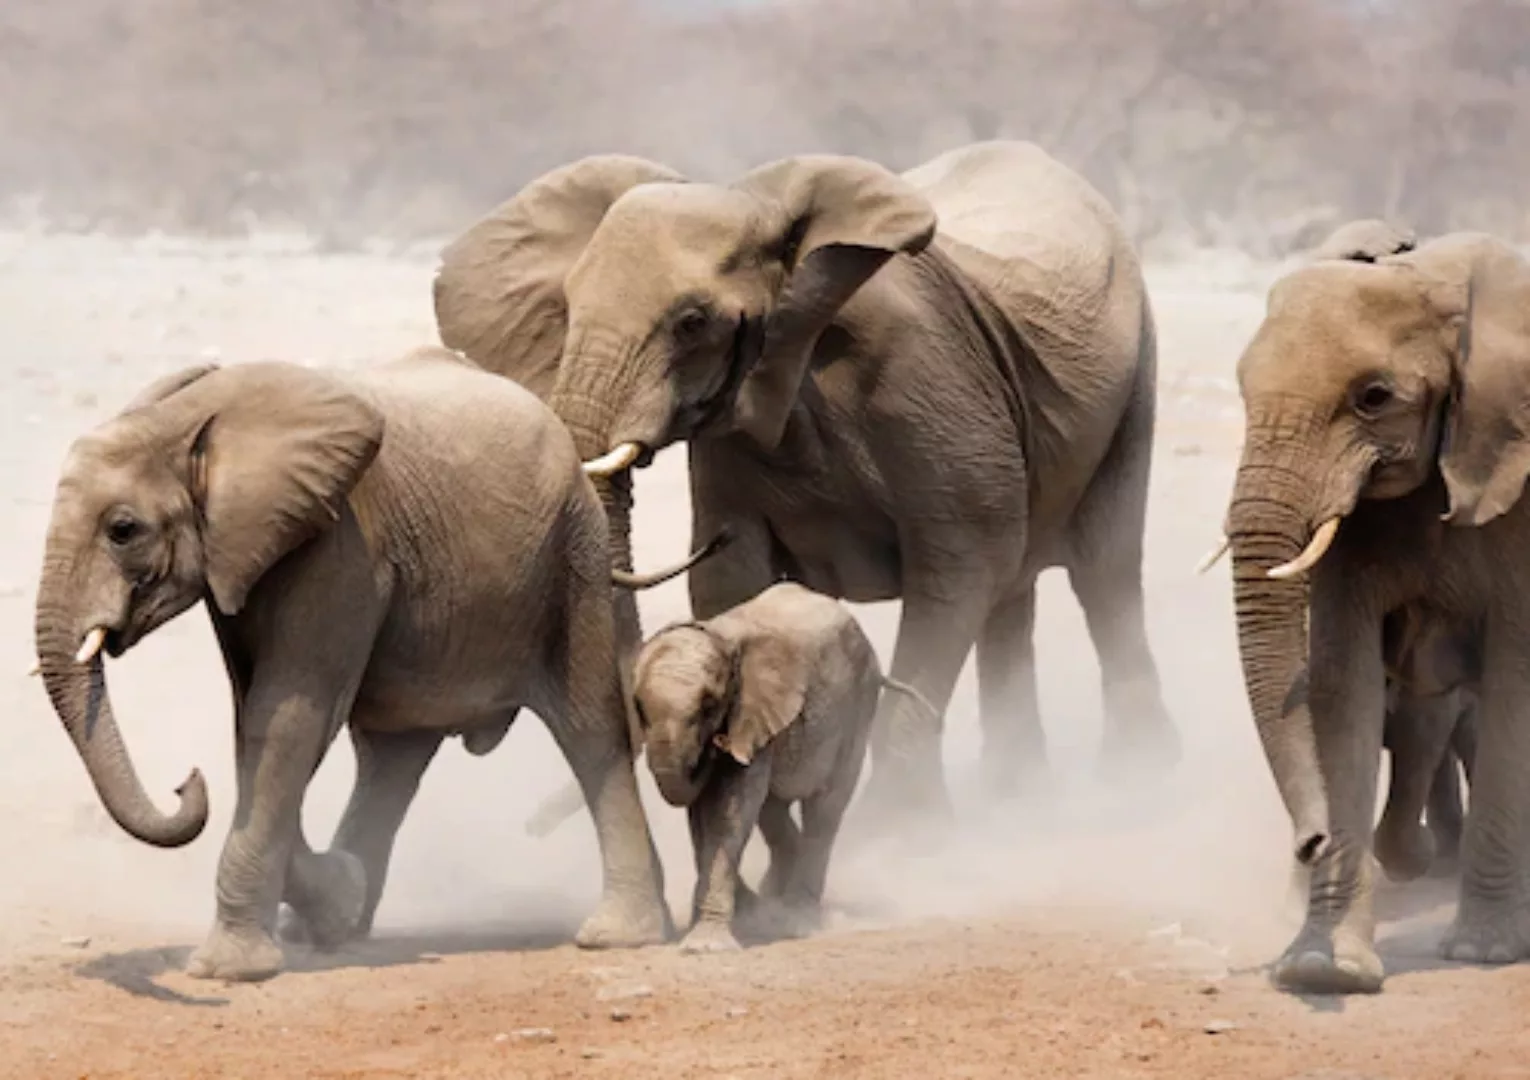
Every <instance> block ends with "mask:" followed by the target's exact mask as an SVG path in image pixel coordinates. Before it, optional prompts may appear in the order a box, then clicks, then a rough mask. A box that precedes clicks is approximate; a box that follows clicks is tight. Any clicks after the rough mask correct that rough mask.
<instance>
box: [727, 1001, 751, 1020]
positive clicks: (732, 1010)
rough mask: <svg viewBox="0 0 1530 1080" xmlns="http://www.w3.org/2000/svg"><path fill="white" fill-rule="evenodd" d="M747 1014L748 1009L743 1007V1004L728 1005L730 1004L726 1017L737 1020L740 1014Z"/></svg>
mask: <svg viewBox="0 0 1530 1080" xmlns="http://www.w3.org/2000/svg"><path fill="white" fill-rule="evenodd" d="M748 1015H749V1010H748V1009H746V1008H744V1006H742V1005H730V1006H728V1019H729V1020H737V1019H738V1018H739V1017H741V1016H748Z"/></svg>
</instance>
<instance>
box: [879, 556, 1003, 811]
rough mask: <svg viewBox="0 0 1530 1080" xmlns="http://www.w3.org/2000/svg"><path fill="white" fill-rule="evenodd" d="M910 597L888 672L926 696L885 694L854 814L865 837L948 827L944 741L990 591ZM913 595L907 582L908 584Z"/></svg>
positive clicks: (919, 592) (950, 587)
mask: <svg viewBox="0 0 1530 1080" xmlns="http://www.w3.org/2000/svg"><path fill="white" fill-rule="evenodd" d="M943 584H944V585H945V588H944V589H942V590H940V591H936V590H935V589H933V588H931V587H929V586H924V587H920V588H917V589H914V590H912V591H908V592H906V594H905V596H904V599H903V612H902V615H901V617H900V619H899V623H898V640H897V644H896V646H894V649H893V659H892V665H891V671H890V672H889V674H890V675H891V676H892V677H893V678H894V679H896V680H898V681H899V682H902V683H906V684H908V685H910V686H912V687H914V689H916V690H918V691H919V692H920V693H921V694H923V695H924V697H925V699H926V700H928V701H929V703H930V704H931V705H933V706H934V707H935V709H936V710H938V713H939V715H938V716H933V717H932V716H930V715H929V713H928V711H927V710H926V709H925V708H924V706H923V705H922V704H920V703H919V702H917V701H916V700H915V699H914V698H912V697H911V696H910V695H908V694H898V693H889V694H883V695H882V696H881V698H880V699H879V700H878V702H877V709H876V715H875V717H874V718H873V720H872V725H871V779H870V781H869V782H868V783H867V785H866V794H865V797H864V798H863V799H862V800H861V803H860V805H859V807H858V808H857V810H856V815H855V816H856V818H857V819H858V821H859V822H861V823H863V824H862V825H860V826H859V827H858V828H857V830H856V831H857V832H859V833H862V835H865V834H867V833H872V832H876V831H881V830H884V829H896V828H898V827H899V826H900V825H903V824H913V823H917V824H921V825H930V824H949V823H950V822H951V821H952V820H953V818H954V814H953V808H952V805H951V798H950V794H949V793H948V791H947V789H946V782H945V772H944V767H943V764H942V747H941V741H942V736H943V730H944V727H945V723H944V717H945V712H946V706H947V705H948V704H950V701H951V694H952V692H953V691H954V690H955V689H956V680H957V678H958V677H959V676H960V675H961V671H962V665H963V664H965V663H966V660H967V654H968V653H969V652H970V651H971V650H972V646H973V644H974V642H975V640H976V637H977V632H978V629H979V628H980V627H981V626H982V624H983V620H984V618H985V616H986V615H987V607H988V588H989V587H988V585H987V584H986V583H985V584H980V583H978V582H966V581H964V582H962V583H960V585H956V584H955V583H953V582H950V581H947V582H944V583H943ZM905 588H906V589H907V588H908V586H907V584H906V585H905Z"/></svg>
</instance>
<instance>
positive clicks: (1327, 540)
mask: <svg viewBox="0 0 1530 1080" xmlns="http://www.w3.org/2000/svg"><path fill="white" fill-rule="evenodd" d="M1339 520H1340V519H1339V518H1336V517H1332V518H1329V519H1328V520H1327V521H1325V522H1323V524H1321V525H1319V526H1318V528H1317V532H1315V533H1313V534H1312V542H1311V543H1309V544H1308V545H1307V547H1306V550H1304V551H1303V552H1302V553H1301V554H1300V555H1298V556H1297V557H1296V558H1294V559H1292V560H1291V561H1290V562H1288V563H1283V564H1281V565H1280V566H1277V567H1274V568H1273V569H1271V570H1270V571H1268V572H1267V573H1266V574H1265V576H1266V577H1272V578H1277V579H1284V578H1291V577H1295V576H1296V575H1297V574H1300V573H1304V572H1305V571H1308V570H1311V569H1312V568H1313V567H1314V566H1316V565H1317V563H1318V560H1319V559H1321V558H1322V557H1323V556H1324V555H1325V554H1327V553H1328V548H1329V545H1331V544H1332V543H1333V538H1334V536H1335V535H1337V534H1338V531H1339Z"/></svg>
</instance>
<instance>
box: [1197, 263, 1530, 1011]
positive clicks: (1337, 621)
mask: <svg viewBox="0 0 1530 1080" xmlns="http://www.w3.org/2000/svg"><path fill="white" fill-rule="evenodd" d="M1238 379H1239V386H1240V390H1241V393H1242V396H1243V401H1244V407H1245V413H1246V423H1247V430H1246V439H1245V443H1244V449H1243V456H1242V460H1241V462H1240V464H1239V468H1238V472H1237V478H1236V481H1235V486H1234V491H1233V495H1232V499H1231V502H1230V505H1229V509H1228V526H1229V534H1230V537H1231V541H1232V552H1233V579H1234V603H1235V608H1236V612H1237V619H1238V635H1239V647H1240V652H1241V656H1242V662H1243V670H1244V679H1245V683H1246V686H1247V690H1248V694H1249V702H1250V706H1251V708H1252V711H1253V714H1254V719H1255V722H1256V724H1257V726H1258V730H1259V733H1260V736H1261V741H1262V743H1263V746H1264V749H1265V751H1266V754H1267V756H1268V758H1269V761H1270V765H1271V770H1272V773H1273V775H1274V778H1275V781H1276V784H1277V786H1278V787H1279V788H1280V790H1281V793H1282V795H1283V796H1284V797H1285V799H1286V805H1287V808H1288V809H1289V810H1290V812H1291V815H1292V819H1293V821H1294V822H1296V823H1297V826H1298V832H1297V837H1296V851H1297V854H1298V857H1299V858H1300V859H1301V860H1302V861H1304V862H1306V863H1307V864H1309V865H1310V867H1311V869H1312V874H1311V891H1310V895H1309V901H1308V912H1307V919H1306V923H1305V925H1304V926H1303V928H1302V930H1301V932H1300V933H1299V934H1298V936H1297V938H1296V940H1295V941H1294V942H1293V943H1292V945H1291V947H1290V948H1289V949H1288V950H1287V952H1286V953H1285V955H1284V956H1283V957H1282V958H1281V959H1280V961H1278V962H1277V964H1276V966H1275V972H1274V975H1275V979H1276V981H1277V983H1278V984H1280V985H1282V986H1285V987H1288V988H1291V989H1293V990H1298V991H1307V992H1352V991H1375V990H1378V989H1380V987H1381V985H1382V981H1383V969H1382V965H1381V962H1380V960H1379V958H1378V957H1377V955H1376V952H1375V948H1374V942H1373V938H1374V919H1373V915H1372V892H1373V884H1374V883H1373V880H1372V874H1373V870H1372V868H1371V864H1372V860H1371V859H1370V858H1369V851H1370V844H1371V822H1372V820H1373V814H1374V807H1375V797H1376V782H1377V771H1378V770H1377V762H1378V760H1379V755H1380V751H1381V745H1382V729H1383V717H1384V711H1385V704H1386V702H1385V698H1386V665H1385V655H1384V649H1383V635H1382V623H1383V619H1384V617H1385V616H1386V614H1387V613H1388V612H1392V611H1395V610H1397V609H1399V608H1402V607H1405V606H1417V607H1419V608H1420V609H1422V610H1425V611H1427V612H1429V613H1430V616H1429V617H1430V618H1431V619H1434V618H1438V619H1442V620H1444V621H1445V622H1446V623H1447V624H1449V625H1451V626H1454V627H1478V628H1480V630H1476V631H1473V633H1474V634H1480V641H1481V660H1480V663H1481V676H1480V680H1478V689H1477V693H1476V698H1477V715H1476V724H1477V727H1478V731H1477V737H1478V741H1479V744H1480V747H1481V752H1480V753H1478V754H1476V755H1475V761H1474V764H1473V772H1472V792H1471V813H1470V814H1469V815H1468V817H1467V821H1466V828H1465V835H1464V837H1463V839H1462V845H1461V847H1462V851H1461V862H1462V870H1461V899H1460V905H1459V909H1458V911H1457V915H1456V920H1455V923H1454V925H1453V926H1452V928H1451V929H1450V931H1449V932H1448V934H1447V935H1446V937H1445V939H1444V942H1443V944H1442V951H1443V954H1444V955H1445V956H1446V957H1447V958H1450V959H1455V960H1462V961H1480V962H1489V963H1502V962H1508V961H1512V960H1516V959H1518V958H1519V957H1520V956H1521V955H1522V953H1523V951H1524V941H1523V939H1522V936H1521V932H1520V927H1519V918H1518V916H1519V913H1520V911H1521V909H1522V905H1523V902H1524V899H1525V897H1524V895H1523V894H1524V884H1525V869H1526V867H1525V858H1524V855H1525V850H1526V844H1527V842H1530V836H1526V835H1525V815H1524V812H1523V808H1522V806H1521V802H1522V793H1523V775H1524V769H1525V768H1526V766H1527V764H1530V668H1527V666H1526V665H1525V664H1524V662H1523V657H1524V655H1525V653H1526V651H1527V650H1530V564H1527V563H1526V561H1525V558H1524V552H1525V550H1526V548H1527V545H1530V509H1527V507H1526V505H1525V504H1524V502H1523V500H1521V499H1520V495H1521V492H1522V489H1523V485H1524V482H1525V478H1526V476H1527V474H1530V430H1527V424H1530V409H1527V408H1526V403H1527V401H1530V266H1527V264H1526V263H1525V261H1524V260H1523V259H1522V257H1521V256H1520V255H1519V254H1518V253H1517V252H1516V251H1515V250H1514V249H1512V248H1511V247H1509V246H1508V245H1506V244H1503V243H1501V242H1499V241H1497V240H1495V239H1493V238H1492V237H1488V236H1484V235H1480V234H1453V235H1451V236H1446V237H1442V238H1440V239H1437V240H1433V241H1430V242H1428V243H1426V244H1423V245H1420V246H1419V247H1418V248H1417V249H1415V250H1414V251H1411V252H1406V253H1402V254H1396V255H1389V256H1384V257H1382V258H1379V259H1377V260H1376V261H1375V262H1374V263H1365V262H1357V261H1353V260H1322V261H1318V262H1314V263H1313V264H1311V265H1309V266H1306V267H1303V268H1301V269H1298V270H1296V271H1294V272H1292V273H1290V274H1288V275H1286V276H1285V277H1283V278H1282V279H1281V280H1280V281H1278V282H1277V283H1276V284H1275V286H1274V287H1273V288H1272V289H1271V292H1270V297H1269V302H1268V310H1267V313H1266V316H1265V319H1264V322H1263V323H1262V324H1261V326H1260V328H1259V330H1258V331H1257V332H1256V334H1255V335H1254V338H1253V340H1252V341H1251V342H1250V344H1249V346H1248V347H1247V349H1246V350H1245V351H1244V354H1243V356H1242V358H1241V360H1240V362H1239V366H1238ZM1334 523H1337V525H1336V532H1334V531H1333V530H1334V528H1335V524H1334ZM1324 536H1331V537H1332V540H1331V544H1330V545H1329V547H1328V550H1327V552H1326V554H1322V555H1320V553H1319V550H1318V549H1319V548H1320V547H1321V545H1320V544H1318V543H1317V541H1319V540H1320V539H1321V538H1322V537H1324ZM1314 545H1315V546H1314ZM1301 552H1306V557H1305V558H1304V559H1303V562H1305V563H1312V560H1313V558H1314V557H1316V561H1315V563H1313V564H1312V565H1311V569H1310V570H1309V571H1307V574H1308V577H1309V580H1308V581H1307V582H1304V581H1303V580H1302V576H1301V575H1300V574H1297V575H1296V576H1294V577H1284V576H1279V577H1274V578H1272V577H1271V576H1269V575H1270V572H1271V571H1272V570H1275V569H1276V568H1278V567H1280V566H1281V565H1283V564H1285V563H1287V562H1288V561H1291V560H1293V559H1294V558H1295V557H1296V556H1297V555H1298V553H1301ZM1309 603H1310V615H1311V632H1310V649H1309V641H1308V633H1307V630H1306V625H1305V616H1306V615H1307V613H1308V610H1309V606H1308V605H1309ZM1309 658H1310V659H1309ZM1304 659H1308V661H1309V663H1310V675H1309V684H1308V692H1307V694H1306V695H1301V694H1294V693H1292V691H1293V689H1294V687H1293V683H1294V680H1295V678H1296V676H1297V673H1298V671H1299V669H1300V666H1301V664H1302V662H1303V660H1304ZM1314 781H1316V782H1314Z"/></svg>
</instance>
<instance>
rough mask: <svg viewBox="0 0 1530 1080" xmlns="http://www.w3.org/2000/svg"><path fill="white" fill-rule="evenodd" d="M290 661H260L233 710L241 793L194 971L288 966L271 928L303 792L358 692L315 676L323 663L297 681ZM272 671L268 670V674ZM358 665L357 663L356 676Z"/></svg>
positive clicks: (213, 973)
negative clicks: (213, 909)
mask: <svg viewBox="0 0 1530 1080" xmlns="http://www.w3.org/2000/svg"><path fill="white" fill-rule="evenodd" d="M294 670H300V669H298V668H297V665H296V664H294V663H287V664H282V663H272V664H270V665H269V666H265V667H263V668H257V669H256V677H255V680H254V683H253V684H252V686H251V688H250V692H249V694H248V696H247V697H246V698H245V700H244V701H243V702H242V703H241V705H240V708H239V709H238V715H237V717H236V730H235V738H234V760H235V771H236V776H237V780H238V795H237V800H236V803H235V806H234V818H233V825H232V827H231V828H230V830H229V834H228V838H227V840H226V841H225V842H224V845H223V853H222V855H221V857H220V858H219V860H218V872H217V897H218V902H217V915H216V917H215V920H214V923H213V927H212V930H211V931H210V932H209V934H208V937H207V940H206V941H205V942H204V943H203V944H202V945H201V947H200V948H198V949H197V950H196V952H194V953H193V954H192V956H191V959H190V960H189V961H188V963H187V968H186V970H187V972H188V973H189V974H190V975H192V976H193V977H195V978H216V979H228V980H257V979H263V978H268V977H270V976H272V975H275V974H276V973H277V972H278V971H280V970H281V968H282V951H281V948H280V947H279V946H278V945H277V943H276V941H275V939H274V938H273V936H272V933H273V931H274V929H275V927H276V921H277V909H278V905H279V904H280V902H281V899H282V895H283V893H284V892H285V891H286V884H287V882H286V878H287V873H288V869H289V866H290V864H291V862H292V859H293V857H294V854H298V853H301V852H303V851H304V850H306V844H305V843H304V842H303V840H302V837H301V832H302V830H301V810H302V804H303V794H304V792H305V791H306V790H307V787H308V782H309V780H311V779H312V777H313V774H314V772H315V771H316V770H317V769H318V767H319V763H320V761H321V760H322V758H323V756H324V753H325V751H326V750H327V749H328V747H329V743H330V741H331V740H332V739H333V737H334V734H335V732H336V730H337V728H338V726H339V723H340V722H341V721H342V720H343V719H344V716H345V714H346V712H347V711H348V710H349V709H350V704H351V701H352V699H353V698H354V695H355V685H356V684H355V682H352V683H351V685H350V686H349V687H347V688H346V689H345V690H344V691H343V692H340V693H337V692H336V690H335V688H334V687H333V686H325V685H323V683H322V682H318V681H316V678H315V676H314V675H311V674H310V672H314V673H318V672H322V670H323V665H322V663H321V664H319V665H316V666H315V667H314V668H310V669H309V670H308V671H307V672H304V678H302V679H301V680H295V679H294V678H293V677H292V676H291V675H290V674H289V673H290V672H292V671H294ZM267 672H270V674H266V673H267ZM359 672H360V667H359V665H358V667H357V678H359Z"/></svg>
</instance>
